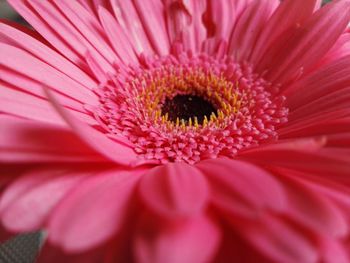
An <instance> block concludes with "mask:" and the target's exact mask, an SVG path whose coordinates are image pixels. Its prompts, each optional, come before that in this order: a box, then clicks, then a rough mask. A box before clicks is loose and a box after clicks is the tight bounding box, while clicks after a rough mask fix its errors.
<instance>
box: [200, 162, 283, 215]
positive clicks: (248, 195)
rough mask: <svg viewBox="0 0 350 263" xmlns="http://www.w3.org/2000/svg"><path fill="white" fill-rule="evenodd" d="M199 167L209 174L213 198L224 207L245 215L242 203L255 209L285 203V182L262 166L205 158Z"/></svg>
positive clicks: (281, 205)
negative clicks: (282, 183)
mask: <svg viewBox="0 0 350 263" xmlns="http://www.w3.org/2000/svg"><path fill="white" fill-rule="evenodd" d="M198 168H199V169H200V170H201V171H202V172H203V173H204V174H205V175H206V176H207V177H208V178H209V181H210V182H211V186H212V199H213V201H214V203H215V205H216V206H219V207H221V208H222V209H225V210H228V211H231V212H233V213H237V212H238V213H239V214H241V215H242V214H243V215H244V213H240V212H239V211H240V210H242V209H243V205H245V206H248V209H249V210H250V211H254V213H256V211H257V209H262V208H271V209H274V210H277V211H282V210H284V208H285V206H286V196H285V193H284V190H283V186H282V185H281V184H280V183H279V182H278V181H277V180H276V179H275V178H274V177H273V176H272V175H271V174H269V173H268V172H267V171H264V170H263V169H261V168H258V167H256V166H254V165H251V164H249V163H245V162H241V161H235V160H230V159H216V160H208V161H203V162H200V163H199V164H198ZM245 210H247V208H246V209H245ZM249 210H248V211H249ZM243 211H244V210H243ZM250 216H251V215H250Z"/></svg>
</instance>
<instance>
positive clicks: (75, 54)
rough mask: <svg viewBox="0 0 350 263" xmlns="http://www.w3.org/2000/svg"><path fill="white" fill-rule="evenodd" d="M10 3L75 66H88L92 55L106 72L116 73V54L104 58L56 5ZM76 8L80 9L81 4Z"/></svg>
mask: <svg viewBox="0 0 350 263" xmlns="http://www.w3.org/2000/svg"><path fill="white" fill-rule="evenodd" d="M10 3H11V4H12V5H13V6H14V7H15V9H16V10H17V11H18V12H19V13H20V14H21V15H22V16H23V17H24V18H25V19H26V20H27V21H28V22H29V23H30V24H31V25H32V26H33V27H34V28H35V29H36V30H37V31H38V32H39V33H40V34H41V35H42V36H44V37H45V39H47V41H49V42H50V43H51V44H52V45H53V46H54V47H56V48H57V49H58V50H60V51H61V52H62V53H64V54H65V55H66V56H67V57H68V58H70V59H71V60H73V62H74V63H75V64H77V65H85V61H84V56H85V53H86V52H87V51H89V52H91V53H92V54H93V55H94V56H95V57H96V59H97V60H98V61H99V64H100V65H101V67H102V68H104V69H105V71H109V72H114V68H113V67H112V64H113V62H112V63H111V61H113V57H115V55H114V56H113V53H111V54H112V55H111V56H110V57H107V56H104V55H101V54H100V53H99V50H97V49H96V47H94V45H93V44H91V43H90V42H89V40H88V39H87V38H86V37H85V36H84V35H83V34H82V33H81V32H80V31H79V30H78V29H77V27H76V25H75V23H74V24H72V23H71V21H70V20H69V18H67V16H65V15H64V14H63V13H62V12H61V11H60V10H59V8H58V7H57V6H56V5H55V4H53V3H51V2H49V1H37V0H32V1H26V2H23V1H18V0H13V1H10ZM76 5H79V6H80V4H78V3H76ZM77 9H80V12H83V13H84V14H85V18H86V16H89V15H88V14H87V12H86V11H85V10H84V8H77ZM81 10H84V11H81ZM33 11H34V12H33ZM67 12H69V10H67ZM82 16H84V15H82ZM76 24H79V26H84V23H82V22H81V21H79V20H78V21H77V22H76ZM80 29H82V27H80ZM84 29H86V28H84ZM90 32H91V31H89V33H90ZM101 32H102V31H101ZM85 33H86V31H85ZM104 50H106V49H104Z"/></svg>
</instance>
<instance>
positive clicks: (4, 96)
mask: <svg viewBox="0 0 350 263" xmlns="http://www.w3.org/2000/svg"><path fill="white" fill-rule="evenodd" d="M0 74H1V69H0ZM0 89H1V92H0V99H1V103H0V112H2V113H7V114H11V115H14V116H18V117H22V118H26V119H31V120H35V121H39V122H44V123H50V124H54V125H58V126H66V124H65V123H64V121H63V120H62V118H61V117H60V116H59V114H57V112H55V110H54V109H53V108H52V106H51V105H50V103H49V102H47V100H44V99H41V98H38V97H36V96H33V95H32V94H27V93H25V92H21V91H18V90H16V89H15V88H14V87H13V86H11V85H9V84H6V83H4V82H2V81H1V80H0Z"/></svg>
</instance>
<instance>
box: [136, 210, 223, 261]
mask: <svg viewBox="0 0 350 263" xmlns="http://www.w3.org/2000/svg"><path fill="white" fill-rule="evenodd" d="M159 228H161V229H158V230H160V231H159V233H158V234H156V235H155V236H154V237H150V236H147V232H149V231H147V230H146V229H145V230H146V231H145V235H142V234H141V235H140V234H139V235H138V236H137V237H136V240H135V249H136V260H137V262H138V263H165V262H166V263H209V262H211V259H212V257H213V256H214V255H215V252H216V251H217V249H218V245H219V242H220V232H219V229H218V228H217V226H216V225H215V224H213V222H211V221H210V220H209V219H208V218H206V217H204V216H201V217H197V218H191V219H190V220H187V221H185V222H179V223H178V224H173V225H167V226H165V227H162V226H160V227H159ZM141 233H142V232H141Z"/></svg>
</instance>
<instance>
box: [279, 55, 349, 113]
mask: <svg viewBox="0 0 350 263" xmlns="http://www.w3.org/2000/svg"><path fill="white" fill-rule="evenodd" d="M349 76H350V56H345V57H343V58H341V59H339V60H336V61H334V62H333V63H330V64H327V65H325V66H324V67H321V68H320V69H318V70H317V71H315V72H314V73H312V74H310V75H308V76H307V77H305V78H303V79H301V80H300V81H297V82H296V83H294V84H293V85H291V86H290V87H289V88H288V89H287V90H286V91H285V92H284V95H285V96H286V97H287V101H286V102H287V104H288V107H289V108H290V109H291V111H293V110H294V109H297V108H299V107H302V106H303V105H305V104H307V103H310V102H312V101H315V100H317V99H319V98H321V97H323V96H326V95H328V94H331V93H333V92H335V91H339V90H341V89H344V88H347V87H349V85H350V77H349Z"/></svg>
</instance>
